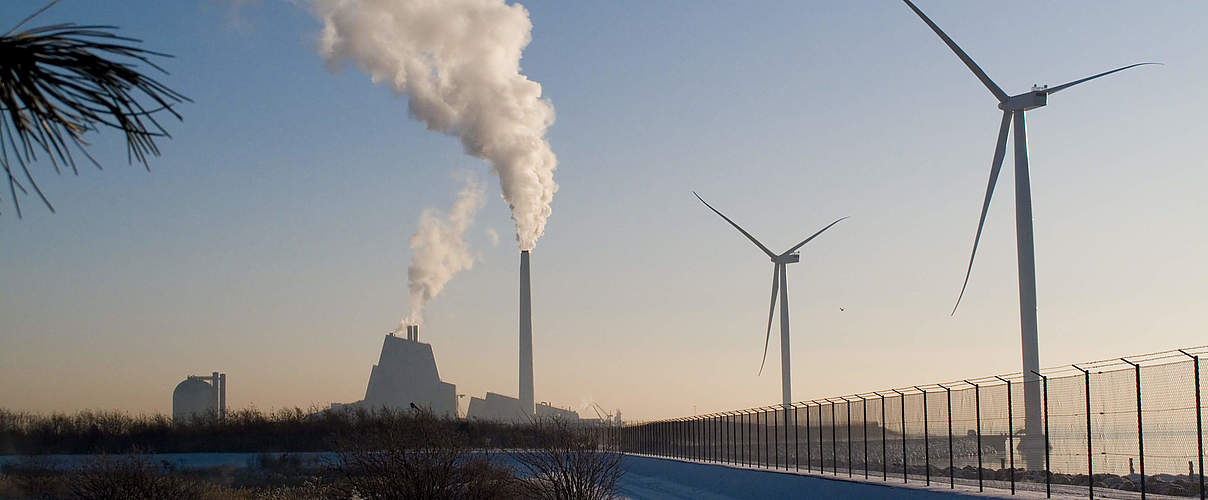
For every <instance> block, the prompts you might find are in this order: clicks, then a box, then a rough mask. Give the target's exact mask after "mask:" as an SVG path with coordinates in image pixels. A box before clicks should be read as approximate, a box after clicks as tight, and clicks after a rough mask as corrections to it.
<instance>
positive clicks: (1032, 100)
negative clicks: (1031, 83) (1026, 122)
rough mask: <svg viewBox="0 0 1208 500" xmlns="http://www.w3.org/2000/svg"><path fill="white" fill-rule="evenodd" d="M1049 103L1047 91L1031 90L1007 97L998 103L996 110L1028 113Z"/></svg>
mask: <svg viewBox="0 0 1208 500" xmlns="http://www.w3.org/2000/svg"><path fill="white" fill-rule="evenodd" d="M1048 103H1049V92H1048V90H1047V89H1033V90H1031V91H1028V92H1024V93H1022V94H1019V95H1013V96H1011V97H1008V98H1007V100H1005V101H1003V102H1000V103H998V109H1001V110H1003V111H1012V112H1013V111H1028V110H1032V109H1036V108H1039V107H1042V106H1044V105H1045V104H1048Z"/></svg>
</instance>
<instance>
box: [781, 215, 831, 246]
mask: <svg viewBox="0 0 1208 500" xmlns="http://www.w3.org/2000/svg"><path fill="white" fill-rule="evenodd" d="M846 218H847V217H840V218H838V219H836V220H835V222H832V223H830V224H827V225H826V227H824V228H822V229H819V230H818V232H816V233H814V234H813V235H812V236H810V237H809V238H806V239H805V241H802V242H801V243H798V244H797V246H795V247H793V248H790V249H789V250H788V251H787V252H784V253H782V254H780V255H788V254H791V253H793V251H794V250H796V249H798V248H801V247H803V246H805V244H806V243H809V242H810V240H812V239H814V238H817V237H818V235H819V234H822V231H826V230H827V229H830V228H831V226H833V225H835V224H838V223H839V221H842V220H843V219H846Z"/></svg>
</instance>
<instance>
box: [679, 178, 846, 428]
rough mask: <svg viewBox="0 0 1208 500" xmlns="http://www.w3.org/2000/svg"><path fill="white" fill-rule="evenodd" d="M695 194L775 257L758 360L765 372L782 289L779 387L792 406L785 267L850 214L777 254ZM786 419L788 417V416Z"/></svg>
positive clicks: (760, 369) (771, 256)
mask: <svg viewBox="0 0 1208 500" xmlns="http://www.w3.org/2000/svg"><path fill="white" fill-rule="evenodd" d="M692 194H693V195H695V196H696V199H698V200H700V202H701V203H704V204H705V206H706V207H709V210H712V211H713V213H715V214H717V215H720V216H721V218H723V219H725V220H726V222H729V223H730V225H731V226H734V229H737V230H738V232H740V233H742V235H743V236H746V237H747V239H749V240H751V243H754V244H755V246H757V247H759V249H760V250H763V253H765V254H767V255H768V257H770V258H771V259H772V263H773V264H774V266H773V267H772V303H771V306H769V309H768V329H767V333H765V334H764V339H763V360H762V361H761V362H760V363H759V373H761V374H762V373H763V366H764V363H766V362H767V360H768V341H769V340H771V338H772V318H773V317H775V315H776V292H777V291H779V292H780V390H781V393H782V396H783V398H784V407H785V408H788V407H789V405H791V404H792V402H793V399H792V392H793V391H792V384H793V382H792V380H793V379H792V377H791V376H790V375H791V372H792V369H791V366H790V364H789V282H788V274H787V269H786V268H787V267H788V265H789V264H792V263H795V262H800V261H801V255H800V254H798V253H796V252H797V249H798V248H801V247H802V246H805V244H806V243H809V242H810V240H812V239H814V238H816V237H818V235H819V234H822V231H826V230H827V229H830V227H831V226H833V225H835V224H838V223H839V221H841V220H843V219H846V218H847V217H843V218H840V219H838V220H836V221H835V222H832V223H830V224H828V225H827V226H826V227H824V228H822V229H819V230H818V232H816V233H814V234H813V235H812V236H810V237H809V238H806V239H805V241H802V242H801V243H798V244H796V245H794V246H793V248H790V249H788V250H786V251H784V252H783V253H780V254H776V253H772V251H771V250H768V247H766V246H764V245H763V243H760V242H759V240H757V239H755V237H754V236H751V233H748V232H747V231H746V230H745V229H743V228H741V227H739V226H738V224H735V223H734V221H732V220H730V218H729V217H726V216H725V214H723V213H721V212H719V211H718V210H717V209H716V208H713V205H710V204H709V202H707V201H705V199H704V198H701V197H700V195H699V194H696V192H695V191H693V192H692ZM785 418H787V415H786V417H785Z"/></svg>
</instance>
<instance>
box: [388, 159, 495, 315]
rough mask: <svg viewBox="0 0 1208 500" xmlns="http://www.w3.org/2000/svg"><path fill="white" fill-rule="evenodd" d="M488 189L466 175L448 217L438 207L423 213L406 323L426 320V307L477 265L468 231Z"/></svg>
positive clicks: (414, 245)
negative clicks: (458, 276) (468, 241)
mask: <svg viewBox="0 0 1208 500" xmlns="http://www.w3.org/2000/svg"><path fill="white" fill-rule="evenodd" d="M485 194H486V190H485V189H483V187H482V184H481V183H480V182H478V180H477V179H475V178H474V177H473V176H472V175H466V176H465V185H464V186H463V187H462V188H461V191H459V192H458V193H457V200H456V201H454V202H453V206H452V207H451V208H450V209H449V214H448V216H446V217H441V216H442V214H441V213H440V212H439V211H437V210H436V209H434V208H425V209H424V211H423V212H421V213H420V214H419V227H418V228H417V229H416V230H415V235H414V236H412V237H411V265H410V266H408V267H407V282H408V288H409V289H410V295H409V296H408V298H407V303H408V305H409V306H410V312H409V313H408V314H407V316H406V317H405V318H403V320H402V324H403V325H419V324H423V322H424V307H425V306H427V305H428V301H429V300H432V298H433V297H435V296H436V295H437V294H439V293H440V291H441V290H443V289H444V288H445V285H446V284H448V283H449V280H451V279H453V275H455V274H457V273H459V272H461V271H465V270H468V269H470V268H472V267H474V257H473V255H471V254H470V248H469V245H467V244H466V238H465V236H466V230H467V229H469V228H470V226H471V225H473V224H474V215H475V214H476V213H477V212H478V209H479V208H482V205H483V201H484V199H483V198H484V196H485Z"/></svg>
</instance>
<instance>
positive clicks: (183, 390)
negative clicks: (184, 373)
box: [172, 378, 217, 421]
mask: <svg viewBox="0 0 1208 500" xmlns="http://www.w3.org/2000/svg"><path fill="white" fill-rule="evenodd" d="M214 402H215V401H214V388H213V387H211V386H210V384H207V383H205V382H204V381H202V380H199V379H195V378H189V379H185V381H184V382H181V383H179V384H177V385H176V390H174V391H172V419H173V420H177V421H184V420H189V419H191V418H199V417H211V418H212V417H216V416H217V415H216V414H214V415H212V413H215V412H216V411H217V408H215V407H214Z"/></svg>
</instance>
